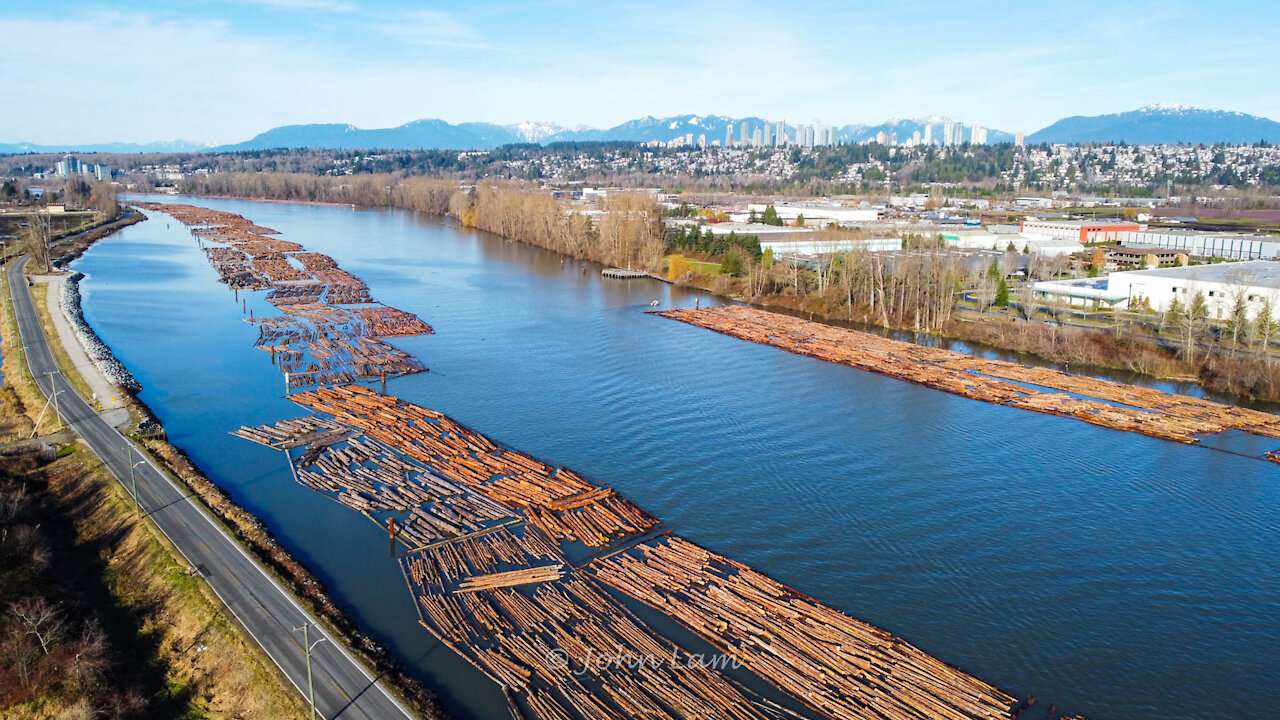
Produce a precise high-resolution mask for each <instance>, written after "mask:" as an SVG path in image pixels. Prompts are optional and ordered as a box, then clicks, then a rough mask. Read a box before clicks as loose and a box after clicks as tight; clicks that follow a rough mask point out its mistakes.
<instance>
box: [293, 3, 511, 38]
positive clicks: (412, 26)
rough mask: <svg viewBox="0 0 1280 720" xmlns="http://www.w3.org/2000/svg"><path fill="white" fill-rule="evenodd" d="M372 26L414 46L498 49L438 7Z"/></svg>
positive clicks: (390, 17) (392, 17) (403, 15)
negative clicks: (437, 8)
mask: <svg viewBox="0 0 1280 720" xmlns="http://www.w3.org/2000/svg"><path fill="white" fill-rule="evenodd" d="M286 1H288V0H286ZM370 27H371V28H372V29H373V30H375V31H377V32H380V33H382V34H384V35H389V36H391V37H395V38H399V39H401V40H403V41H405V42H409V43H413V44H415V45H428V46H431V47H444V48H458V49H475V50H492V49H496V48H495V46H494V45H493V44H492V43H489V42H488V41H487V40H485V38H484V37H483V36H481V35H480V34H479V33H477V32H476V31H475V30H472V29H471V28H469V27H467V26H466V25H464V24H463V23H461V22H459V21H458V20H457V19H456V18H454V17H453V16H452V15H450V14H448V13H445V12H440V11H438V10H416V11H414V12H409V13H400V14H397V15H395V16H386V17H384V18H380V19H379V20H378V21H377V22H375V23H372V24H371V25H370Z"/></svg>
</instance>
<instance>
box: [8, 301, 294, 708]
mask: <svg viewBox="0 0 1280 720" xmlns="http://www.w3.org/2000/svg"><path fill="white" fill-rule="evenodd" d="M33 289H36V288H33ZM41 289H45V288H41ZM0 299H3V309H4V316H5V317H4V319H3V322H0V341H2V343H3V353H4V361H3V369H4V375H5V380H6V383H5V385H4V386H3V387H2V388H0V439H4V440H5V441H7V440H12V439H17V438H19V437H25V436H26V435H27V434H30V428H31V426H32V422H33V420H34V416H35V415H36V414H38V412H39V410H40V408H41V407H42V406H43V405H44V397H43V396H42V395H41V394H40V392H39V390H38V389H37V388H36V387H35V385H34V383H33V382H32V380H31V375H30V373H29V372H28V370H27V368H26V363H25V359H24V358H23V357H21V355H22V354H21V353H20V352H17V348H16V345H15V343H14V339H15V338H16V337H17V331H16V325H15V322H14V320H13V312H12V305H11V298H9V294H8V286H7V283H3V289H0ZM36 300H37V308H38V309H39V308H43V307H44V305H43V303H42V302H41V301H40V299H39V298H37V299H36ZM41 315H42V318H41V319H42V322H44V323H45V324H46V332H50V333H52V328H51V327H50V326H49V325H48V313H47V310H46V311H45V312H43V313H41ZM50 337H51V338H53V339H54V340H53V342H51V343H50V344H51V345H52V346H53V348H54V352H55V356H57V358H58V360H59V363H60V364H61V365H62V366H63V368H64V371H65V372H67V374H68V376H69V377H72V378H74V379H75V380H78V381H79V384H77V385H76V387H77V389H78V390H80V391H81V392H83V388H82V387H81V385H83V380H82V379H81V378H80V377H79V375H78V373H76V372H74V369H73V368H71V367H70V361H69V359H68V357H67V355H66V353H65V351H64V350H63V349H62V348H61V346H60V343H58V342H57V341H56V337H57V336H56V334H51V335H50ZM73 384H76V383H75V381H73ZM50 429H52V428H51V426H50V424H49V418H48V417H46V418H45V422H44V423H43V424H42V430H46V431H47V430H50ZM63 454H64V457H61V458H60V459H58V460H57V461H56V462H54V463H53V464H51V465H48V466H46V467H45V468H42V469H41V470H39V471H38V472H40V474H41V479H42V480H43V481H44V482H46V483H47V488H48V491H49V493H50V496H51V498H52V499H53V501H54V502H55V504H56V505H57V506H58V507H59V508H60V509H61V511H62V512H61V513H60V516H61V517H65V518H66V519H68V520H69V522H70V523H71V525H72V526H73V527H74V533H75V539H76V543H77V545H78V546H80V547H85V548H95V549H96V550H97V553H96V559H97V561H98V562H97V563H91V564H90V566H89V567H82V568H80V570H81V571H82V572H88V571H91V570H92V569H93V568H96V569H97V570H99V571H100V581H101V583H102V585H104V586H105V587H106V588H107V591H108V595H109V602H110V603H114V605H115V607H114V608H112V609H111V611H110V612H111V613H114V614H116V615H123V616H124V617H127V618H129V619H130V622H129V624H130V625H132V626H133V628H134V630H135V631H136V634H137V635H136V638H130V639H129V640H130V642H133V641H136V643H137V644H138V645H139V646H140V647H143V648H146V649H148V651H149V653H150V655H149V656H148V657H145V658H132V661H133V662H135V663H137V664H138V666H140V667H151V668H159V669H160V673H161V674H162V675H163V681H164V684H165V695H166V696H165V697H161V698H151V699H150V701H149V702H152V703H158V704H160V705H163V706H164V707H165V708H166V712H167V711H170V710H173V709H175V708H180V709H179V712H178V716H181V717H202V718H203V717H207V718H284V717H302V716H304V714H305V713H304V704H303V701H302V698H301V696H299V695H298V694H297V692H296V690H294V688H293V686H292V685H291V684H290V683H289V682H288V681H287V680H286V679H285V678H284V677H283V675H282V674H280V672H279V670H278V669H277V668H276V667H275V665H274V664H273V663H272V662H271V661H270V659H269V658H268V657H267V656H266V654H265V653H264V652H263V651H262V649H261V648H260V647H259V646H258V645H257V644H256V643H254V642H253V641H252V640H250V639H248V638H247V637H246V635H245V634H244V631H243V630H242V629H241V628H240V627H239V626H238V625H237V624H235V623H234V621H233V620H231V619H229V617H228V615H227V614H226V612H225V609H224V608H223V606H222V604H221V602H220V601H219V600H218V599H217V598H216V596H214V595H213V594H212V591H211V590H210V589H209V587H208V585H206V584H205V583H204V582H203V581H202V580H200V579H198V578H195V577H188V576H187V575H186V574H185V570H186V567H185V566H184V565H183V561H182V560H181V555H180V554H179V553H178V552H177V550H176V549H175V548H173V547H172V545H170V544H169V542H168V540H167V539H166V538H165V537H164V535H163V534H162V533H161V532H160V531H159V529H158V528H157V527H156V526H155V525H154V524H153V523H152V522H151V521H149V520H146V519H143V520H141V521H139V520H136V519H135V518H134V515H133V504H132V499H131V498H130V497H129V496H128V494H127V492H126V491H125V490H124V488H123V487H122V486H121V485H120V484H119V483H118V482H117V481H116V480H115V478H114V477H112V476H111V474H110V473H109V472H108V471H107V470H106V469H105V468H103V467H102V466H101V464H100V463H99V462H98V461H97V459H96V458H95V457H93V455H92V454H91V453H89V452H88V451H87V450H83V449H78V448H76V446H72V450H71V451H70V452H69V453H67V452H64V453H63ZM126 644H130V643H126ZM89 711H90V708H87V707H81V706H80V703H72V704H70V705H67V704H65V703H50V702H36V703H29V704H27V705H23V706H20V707H16V708H9V709H6V711H5V713H4V716H5V717H6V718H24V719H26V718H31V719H34V718H61V717H89V716H90V715H89V714H87V713H88V712H89Z"/></svg>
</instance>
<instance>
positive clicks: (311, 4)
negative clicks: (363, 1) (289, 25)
mask: <svg viewBox="0 0 1280 720" xmlns="http://www.w3.org/2000/svg"><path fill="white" fill-rule="evenodd" d="M238 2H240V3H242V4H245V5H258V6H261V7H268V8H273V9H276V10H310V11H320V12H332V13H349V12H355V11H356V10H357V9H358V8H356V6H355V5H352V4H351V3H347V2H342V0H238Z"/></svg>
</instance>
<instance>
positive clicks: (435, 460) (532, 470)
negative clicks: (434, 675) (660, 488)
mask: <svg viewBox="0 0 1280 720" xmlns="http://www.w3.org/2000/svg"><path fill="white" fill-rule="evenodd" d="M376 396H377V395H376V393H374V392H373V391H372V390H368V389H366V388H362V387H359V386H352V387H349V388H346V387H344V388H331V389H324V390H318V391H315V392H313V393H303V394H299V395H295V396H293V400H294V401H295V402H297V403H299V404H302V405H304V406H307V407H310V408H311V409H313V410H317V411H319V412H327V413H329V414H331V415H333V416H334V417H335V418H336V419H337V420H339V421H340V422H343V423H347V424H350V425H352V426H354V427H358V428H361V429H363V430H364V431H365V432H366V434H368V435H369V436H370V437H372V438H375V439H377V440H379V441H380V442H383V443H385V444H386V445H388V446H389V447H391V448H393V449H395V450H396V451H398V452H402V453H404V454H405V455H407V456H409V457H411V458H413V459H415V460H417V461H419V462H421V463H423V464H424V465H426V466H427V467H429V468H431V470H432V471H433V472H435V473H436V474H438V475H440V476H442V477H444V478H447V479H449V480H451V481H454V482H457V483H459V484H461V485H465V486H467V487H468V488H470V489H472V490H473V491H475V492H476V493H478V494H481V495H484V496H485V497H488V498H490V499H492V500H494V501H497V502H499V503H502V504H503V505H505V506H508V507H515V508H523V509H525V510H527V511H529V512H528V513H527V519H528V521H529V522H531V523H533V524H535V525H536V526H537V527H539V529H541V530H542V531H543V532H544V533H546V535H547V536H548V537H550V538H552V539H553V540H557V541H559V540H573V541H578V542H581V543H583V544H584V545H586V546H588V547H591V548H600V547H604V546H606V545H609V544H612V543H615V542H619V541H625V540H626V539H628V538H631V537H634V536H637V535H641V534H643V533H646V532H648V531H649V530H651V529H653V528H654V527H656V526H657V525H658V520H657V518H654V517H653V516H652V515H649V514H648V513H647V512H645V511H644V510H642V509H640V508H639V507H637V506H636V505H634V504H633V503H631V502H630V501H628V500H626V499H625V498H621V497H619V496H618V495H617V493H616V492H615V491H614V490H613V489H611V488H608V487H604V486H602V485H600V484H599V483H596V482H594V481H591V480H588V479H586V478H584V477H582V476H581V475H578V474H577V473H575V472H573V471H572V470H569V469H568V468H562V467H557V466H554V465H550V464H548V463H544V462H542V461H541V460H538V459H536V458H533V457H530V456H529V455H525V454H524V453H520V452H517V451H515V450H511V449H509V448H499V447H498V446H497V445H496V444H494V443H493V442H492V441H491V440H489V439H488V438H485V437H484V436H483V435H481V434H479V433H477V432H475V431H473V430H470V429H468V428H466V427H465V426H463V425H461V424H460V423H457V422H455V421H453V420H450V419H449V418H446V417H444V416H441V415H439V414H438V413H430V412H429V411H425V412H424V411H423V409H422V408H417V407H416V406H413V405H412V404H410V403H406V402H403V401H400V400H398V399H396V398H389V397H386V396H380V397H381V398H382V399H380V400H377V401H373V400H371V398H372V397H376Z"/></svg>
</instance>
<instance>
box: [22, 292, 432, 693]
mask: <svg viewBox="0 0 1280 720" xmlns="http://www.w3.org/2000/svg"><path fill="white" fill-rule="evenodd" d="M32 289H33V290H35V289H36V287H33V288H32ZM2 292H3V293H4V295H5V305H6V308H9V307H10V305H9V303H10V298H8V288H7V285H6V286H5V288H4V289H3V291H2ZM33 301H35V302H36V306H37V313H38V315H39V316H40V322H41V325H42V326H43V328H44V331H45V333H46V335H48V337H49V338H50V339H51V342H50V345H51V347H52V348H53V352H54V356H55V360H56V361H57V362H58V364H59V367H60V368H61V369H62V371H63V373H64V374H65V375H67V377H68V380H69V381H70V382H71V383H72V385H73V386H74V387H76V388H77V391H79V392H81V393H83V392H84V391H85V388H86V387H87V384H86V383H84V380H83V378H81V377H80V374H79V372H78V370H77V369H76V368H74V367H72V366H71V361H70V358H69V356H68V355H67V353H66V352H65V349H64V348H62V347H61V343H59V342H58V340H57V338H58V335H57V333H56V329H55V328H54V327H53V326H52V323H51V322H50V318H49V314H48V312H47V307H46V306H45V305H44V304H43V302H41V299H40V298H37V297H34V296H33ZM11 318H12V312H11V311H9V312H7V322H6V333H12V334H11V335H9V337H10V338H13V337H16V336H17V335H16V327H14V326H13V324H12V322H9V321H8V320H11ZM8 347H13V344H12V343H11V342H10V343H8V344H7V345H6V348H8ZM9 362H10V361H9V355H8V354H6V357H5V368H9V367H10V364H9ZM16 362H22V361H20V360H18V359H15V363H16ZM22 367H23V368H24V369H25V365H23V366H22ZM25 392H26V394H27V396H28V397H29V398H30V399H31V401H39V402H43V397H42V396H41V395H40V393H39V390H38V388H35V387H34V385H32V386H31V387H30V388H27V389H26V391H25ZM84 397H87V395H84ZM123 399H124V401H125V404H126V406H127V407H129V408H130V411H131V413H132V414H133V416H134V424H135V426H136V423H137V420H138V419H139V418H144V417H152V416H153V413H151V411H150V409H149V408H147V407H146V406H145V404H144V403H142V402H141V401H140V400H138V399H137V398H136V397H133V396H131V395H125V396H123ZM47 421H48V418H46V423H47ZM42 427H43V426H42ZM136 439H137V440H138V443H139V445H141V447H142V448H143V450H145V451H146V452H147V453H148V454H149V455H150V456H151V459H152V460H154V461H155V462H156V464H157V465H158V466H159V467H161V468H164V470H165V471H166V472H167V473H168V474H169V475H170V477H172V478H174V479H176V480H177V481H178V482H179V483H180V484H181V485H183V486H185V487H186V488H187V489H189V490H190V491H191V493H192V495H193V496H194V497H195V498H198V499H199V500H200V502H201V503H202V504H203V505H204V506H205V507H206V508H207V509H208V510H210V512H211V514H212V515H213V516H214V517H215V518H217V519H218V520H219V521H220V522H221V523H222V525H223V527H225V528H226V529H227V530H228V532H229V533H230V534H231V535H232V536H233V537H234V538H236V539H237V541H239V542H240V543H241V545H243V546H244V547H245V548H246V549H247V550H248V551H249V552H250V553H251V554H252V555H253V556H254V557H255V558H256V559H257V560H259V561H260V562H261V563H262V564H263V565H264V566H265V567H266V569H267V570H268V572H270V573H272V575H273V576H274V577H275V578H276V579H277V580H279V581H280V582H281V584H282V585H284V586H285V587H287V588H289V589H290V590H291V591H292V593H293V595H294V596H295V597H296V598H297V599H298V600H299V602H300V603H301V604H302V605H303V607H305V608H307V609H308V610H309V611H310V612H311V613H312V614H313V615H315V616H316V617H317V618H318V619H319V620H320V622H321V623H323V624H324V625H325V627H326V628H327V629H329V630H330V631H331V632H332V633H333V634H334V635H335V636H336V637H339V638H342V639H343V640H344V642H345V644H346V646H347V647H348V648H350V649H352V650H353V651H354V653H355V655H356V656H357V657H359V658H361V660H362V661H363V662H364V664H365V665H367V666H368V667H369V668H370V669H371V670H372V672H373V674H374V675H375V676H378V677H379V678H380V680H381V681H382V682H383V683H384V684H385V685H386V686H388V687H389V688H391V689H392V690H393V691H395V692H396V693H397V694H398V695H400V697H401V698H402V699H404V700H405V701H406V704H407V705H408V706H409V707H411V708H415V709H416V710H417V711H418V712H419V713H420V714H422V715H423V716H424V717H428V718H443V717H446V714H445V713H444V710H443V708H442V707H441V706H440V704H439V700H438V698H437V697H436V696H435V694H434V693H433V692H432V691H431V690H430V689H428V688H426V687H425V686H423V685H422V684H421V683H419V682H418V681H417V680H416V679H414V678H413V677H411V676H410V675H408V674H407V673H406V672H404V670H403V669H402V668H401V666H400V665H399V663H398V662H397V661H396V660H395V659H394V658H392V656H391V654H390V653H389V652H387V650H386V649H385V648H383V647H382V646H381V645H380V644H378V643H377V642H375V641H374V640H373V639H372V638H370V637H368V636H367V635H365V634H364V633H363V632H361V631H360V630H359V628H358V627H357V626H356V625H355V623H354V622H353V621H352V620H351V619H350V618H349V617H348V616H347V615H346V613H345V612H344V611H343V610H342V608H340V607H338V606H337V605H336V604H335V603H334V602H333V601H332V599H330V597H329V594H328V591H327V589H326V588H325V586H324V583H322V582H321V581H320V579H319V578H318V577H316V576H315V575H314V574H313V573H312V572H311V571H310V570H309V569H307V568H306V566H305V565H303V564H302V563H300V562H298V561H297V560H296V559H295V558H293V556H292V555H291V554H290V553H289V551H288V550H286V549H285V548H283V547H281V546H280V544H279V543H277V542H276V541H275V539H274V538H273V537H272V535H271V533H270V531H269V530H268V529H267V528H266V527H265V526H264V525H263V524H262V522H261V521H260V520H258V518H257V517H255V516H254V515H253V514H252V513H250V512H248V511H247V510H245V509H244V508H242V507H240V506H239V505H237V504H236V503H235V502H234V500H233V499H232V498H231V496H230V495H229V494H227V493H226V492H225V491H224V490H223V489H222V488H220V487H218V485H217V484H216V483H214V482H213V481H212V480H210V479H209V478H208V477H207V476H205V475H204V473H203V472H201V471H200V470H199V468H197V467H196V466H195V465H194V464H193V463H192V462H191V461H190V460H189V459H188V458H187V456H186V454H185V453H184V452H183V451H182V450H181V449H180V448H178V447H176V446H174V445H171V444H170V443H168V442H167V441H166V440H165V439H164V438H163V437H157V436H149V437H145V438H144V437H138V438H136ZM201 585H203V583H201ZM206 587H207V586H206ZM250 641H251V640H250ZM253 647H254V648H255V649H258V648H257V645H256V644H254V645H253ZM258 651H259V653H260V654H261V650H260V649H258ZM261 659H262V660H263V661H265V662H267V663H271V661H270V658H268V657H267V656H266V655H265V654H261ZM271 667H272V668H273V669H274V668H275V666H274V664H271ZM281 680H282V681H283V682H286V683H287V682H288V681H287V680H285V679H284V678H281ZM289 687H292V686H289Z"/></svg>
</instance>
